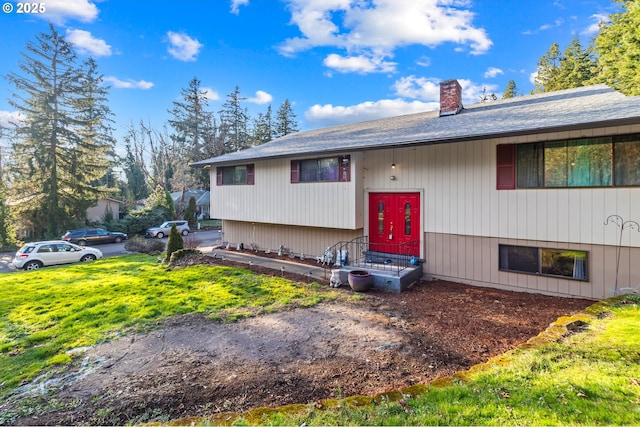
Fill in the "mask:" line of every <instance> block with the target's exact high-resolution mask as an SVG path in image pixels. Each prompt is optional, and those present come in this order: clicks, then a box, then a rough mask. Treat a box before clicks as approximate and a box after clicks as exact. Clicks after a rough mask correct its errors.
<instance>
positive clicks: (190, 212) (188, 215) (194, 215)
mask: <svg viewBox="0 0 640 427" xmlns="http://www.w3.org/2000/svg"><path fill="white" fill-rule="evenodd" d="M184 219H185V220H187V221H189V227H195V226H196V223H197V222H198V206H197V205H196V198H195V197H193V196H191V197H189V203H188V204H187V209H186V210H185V211H184Z"/></svg>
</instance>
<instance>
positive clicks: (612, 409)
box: [237, 295, 640, 426]
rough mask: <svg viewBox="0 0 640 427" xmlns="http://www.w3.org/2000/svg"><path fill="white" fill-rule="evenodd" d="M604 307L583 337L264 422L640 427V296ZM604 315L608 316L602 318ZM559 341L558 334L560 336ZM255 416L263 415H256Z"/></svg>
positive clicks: (266, 417)
mask: <svg viewBox="0 0 640 427" xmlns="http://www.w3.org/2000/svg"><path fill="white" fill-rule="evenodd" d="M610 302H611V304H598V306H600V308H602V310H603V312H604V313H606V314H607V316H606V317H604V318H599V317H597V316H593V317H592V318H591V319H589V320H588V328H587V329H586V330H585V331H584V332H582V333H579V334H574V335H571V336H568V337H565V338H563V339H561V340H556V339H552V340H547V341H551V342H548V343H546V344H544V341H545V340H544V339H537V340H532V342H533V341H535V342H539V343H542V344H541V345H535V346H523V347H521V348H519V349H516V350H514V351H512V352H510V353H508V354H506V355H504V356H501V357H498V358H495V359H493V360H492V361H490V362H489V363H487V364H485V365H481V369H475V370H470V371H468V372H466V373H464V374H463V375H457V376H454V377H452V378H449V379H448V380H444V381H439V382H436V383H434V384H432V385H430V386H428V387H425V388H424V390H422V391H423V393H416V395H415V396H413V397H410V396H402V395H401V394H400V393H395V394H393V393H391V394H389V395H388V396H389V398H386V396H378V397H377V398H357V397H355V398H347V399H344V400H342V401H334V402H331V404H327V405H324V407H323V408H321V409H319V408H318V407H317V406H318V405H317V404H316V405H308V406H298V407H295V406H293V407H290V408H283V410H280V411H264V414H260V412H259V411H256V412H255V413H254V414H252V413H251V412H250V413H248V414H245V418H244V419H240V420H238V421H237V423H238V424H245V423H246V424H261V425H301V424H303V423H305V424H306V425H461V426H464V425H478V426H480V425H500V426H502V425H509V426H511V425H543V426H544V425H563V426H564V425H571V426H578V425H587V426H589V425H639V424H640V306H639V305H638V304H640V297H639V296H637V295H633V296H627V297H623V298H622V299H620V300H618V301H610ZM600 317H602V316H600ZM556 338H557V337H556ZM253 415H257V416H256V417H253Z"/></svg>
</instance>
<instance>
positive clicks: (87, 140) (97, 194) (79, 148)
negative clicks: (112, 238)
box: [60, 58, 116, 221]
mask: <svg viewBox="0 0 640 427" xmlns="http://www.w3.org/2000/svg"><path fill="white" fill-rule="evenodd" d="M80 83H81V93H80V94H79V95H80V96H79V97H77V98H75V99H74V100H73V101H74V102H73V104H74V108H75V111H76V113H77V120H78V122H77V123H78V129H77V135H78V137H79V138H77V142H76V146H75V147H73V149H72V150H71V153H72V156H71V157H69V158H66V157H61V163H60V164H61V166H62V167H63V168H64V169H65V170H67V171H68V174H61V175H60V183H61V185H62V186H64V187H65V188H73V189H74V190H73V192H66V191H63V192H61V202H62V203H63V204H64V205H65V206H66V209H67V211H68V212H69V213H71V214H72V215H73V217H74V218H75V219H76V220H78V221H82V220H85V219H86V212H87V209H88V208H89V207H91V206H94V205H95V204H96V203H97V202H98V200H99V199H100V198H102V197H105V196H107V195H113V194H115V191H114V190H113V186H112V188H109V185H108V183H107V182H101V181H102V179H103V178H105V177H108V176H109V174H112V167H113V166H114V165H115V161H114V149H115V145H116V141H115V138H114V137H113V128H112V126H111V123H113V119H112V116H113V114H112V113H111V110H110V109H109V107H108V105H107V102H108V99H107V98H108V90H109V88H108V87H105V86H103V84H102V83H103V77H102V75H100V74H98V65H97V64H96V62H95V60H94V59H93V58H90V59H89V60H87V61H86V62H85V64H84V68H83V74H82V77H81V79H80ZM114 184H115V183H114Z"/></svg>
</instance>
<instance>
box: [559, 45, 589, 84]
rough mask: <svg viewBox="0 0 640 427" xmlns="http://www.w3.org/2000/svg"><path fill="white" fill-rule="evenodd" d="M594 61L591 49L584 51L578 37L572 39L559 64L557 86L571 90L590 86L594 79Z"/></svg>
mask: <svg viewBox="0 0 640 427" xmlns="http://www.w3.org/2000/svg"><path fill="white" fill-rule="evenodd" d="M595 66H596V60H595V59H594V57H593V54H592V52H591V49H584V48H583V47H582V44H580V40H579V39H578V37H577V36H576V37H574V38H573V40H572V41H571V43H570V44H569V46H568V47H567V48H566V49H565V51H564V54H563V57H562V61H561V62H560V73H559V76H558V84H559V86H560V88H561V89H571V88H575V87H581V86H585V85H588V84H590V81H591V80H592V79H593V77H594V73H595Z"/></svg>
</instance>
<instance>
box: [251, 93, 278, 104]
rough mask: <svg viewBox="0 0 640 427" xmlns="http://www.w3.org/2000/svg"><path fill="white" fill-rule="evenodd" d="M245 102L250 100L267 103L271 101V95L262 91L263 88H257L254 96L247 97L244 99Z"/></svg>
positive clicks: (253, 102) (254, 102)
mask: <svg viewBox="0 0 640 427" xmlns="http://www.w3.org/2000/svg"><path fill="white" fill-rule="evenodd" d="M246 101H247V102H250V103H252V104H258V105H263V104H268V103H270V102H271V101H273V96H271V94H269V93H267V92H265V91H263V90H259V91H257V92H256V94H255V96H254V97H253V98H247V99H246Z"/></svg>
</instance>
